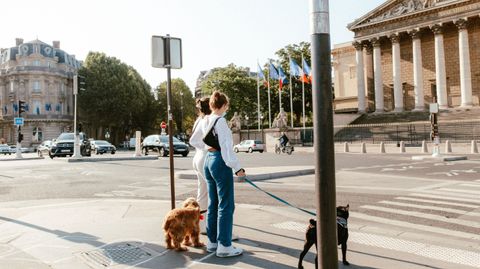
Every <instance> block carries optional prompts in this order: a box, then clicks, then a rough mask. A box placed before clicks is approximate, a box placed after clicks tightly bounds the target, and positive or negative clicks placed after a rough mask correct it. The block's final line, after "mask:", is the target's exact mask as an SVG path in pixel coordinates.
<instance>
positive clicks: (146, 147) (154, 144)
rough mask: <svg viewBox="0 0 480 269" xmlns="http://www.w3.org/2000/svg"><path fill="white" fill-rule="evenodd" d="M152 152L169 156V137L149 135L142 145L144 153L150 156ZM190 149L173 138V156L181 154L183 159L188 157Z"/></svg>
mask: <svg viewBox="0 0 480 269" xmlns="http://www.w3.org/2000/svg"><path fill="white" fill-rule="evenodd" d="M150 150H153V151H157V152H158V154H159V155H160V156H164V157H165V156H168V153H169V145H168V136H167V135H149V136H147V137H146V138H145V139H144V140H143V143H142V152H143V153H144V154H145V155H148V152H149V151H150ZM189 152H190V149H189V148H188V145H187V144H185V143H184V142H182V141H180V140H178V138H176V137H173V154H181V155H182V156H183V157H187V155H188V153H189Z"/></svg>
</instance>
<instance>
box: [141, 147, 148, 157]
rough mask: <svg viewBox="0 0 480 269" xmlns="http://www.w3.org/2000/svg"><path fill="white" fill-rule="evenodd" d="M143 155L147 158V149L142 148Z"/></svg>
mask: <svg viewBox="0 0 480 269" xmlns="http://www.w3.org/2000/svg"><path fill="white" fill-rule="evenodd" d="M142 151H143V155H145V156H147V155H148V148H142Z"/></svg>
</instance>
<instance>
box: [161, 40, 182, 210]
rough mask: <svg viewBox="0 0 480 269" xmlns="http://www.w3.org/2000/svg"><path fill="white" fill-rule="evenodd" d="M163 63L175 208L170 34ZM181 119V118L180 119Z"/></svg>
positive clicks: (171, 190)
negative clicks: (165, 77) (164, 64)
mask: <svg viewBox="0 0 480 269" xmlns="http://www.w3.org/2000/svg"><path fill="white" fill-rule="evenodd" d="M165 47H166V50H165V63H166V67H167V114H168V149H169V153H168V158H169V159H170V195H171V197H170V198H171V206H172V209H174V208H175V173H174V164H173V137H172V136H173V117H172V82H171V79H172V78H171V64H170V60H171V59H170V35H167V38H166V44H165ZM182 120H183V119H182Z"/></svg>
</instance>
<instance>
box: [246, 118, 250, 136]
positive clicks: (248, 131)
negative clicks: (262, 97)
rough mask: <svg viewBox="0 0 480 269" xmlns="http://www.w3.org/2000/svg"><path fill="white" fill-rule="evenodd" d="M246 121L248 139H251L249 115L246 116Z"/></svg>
mask: <svg viewBox="0 0 480 269" xmlns="http://www.w3.org/2000/svg"><path fill="white" fill-rule="evenodd" d="M245 121H246V122H247V139H250V128H249V126H248V115H245Z"/></svg>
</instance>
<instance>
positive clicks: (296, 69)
mask: <svg viewBox="0 0 480 269" xmlns="http://www.w3.org/2000/svg"><path fill="white" fill-rule="evenodd" d="M290 75H292V76H295V77H300V76H301V72H300V66H298V64H297V63H296V62H295V61H294V60H293V59H290Z"/></svg>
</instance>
